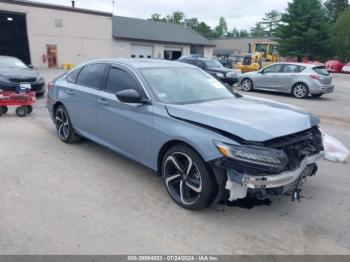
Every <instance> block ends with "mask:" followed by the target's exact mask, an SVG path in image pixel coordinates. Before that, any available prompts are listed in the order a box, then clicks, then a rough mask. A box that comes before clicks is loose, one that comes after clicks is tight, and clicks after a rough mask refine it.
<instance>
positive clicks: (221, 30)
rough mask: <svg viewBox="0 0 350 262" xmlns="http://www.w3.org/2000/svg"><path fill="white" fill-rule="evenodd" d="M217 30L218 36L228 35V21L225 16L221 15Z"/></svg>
mask: <svg viewBox="0 0 350 262" xmlns="http://www.w3.org/2000/svg"><path fill="white" fill-rule="evenodd" d="M215 32H216V34H217V36H218V37H221V36H226V34H227V23H226V20H225V17H220V19H219V24H218V25H217V26H216V27H215Z"/></svg>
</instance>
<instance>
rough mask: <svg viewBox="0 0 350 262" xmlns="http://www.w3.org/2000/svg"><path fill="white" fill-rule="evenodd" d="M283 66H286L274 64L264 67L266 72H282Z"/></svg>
mask: <svg viewBox="0 0 350 262" xmlns="http://www.w3.org/2000/svg"><path fill="white" fill-rule="evenodd" d="M283 67H284V65H283V64H277V65H272V66H269V67H266V68H265V69H264V73H280V72H282V69H283Z"/></svg>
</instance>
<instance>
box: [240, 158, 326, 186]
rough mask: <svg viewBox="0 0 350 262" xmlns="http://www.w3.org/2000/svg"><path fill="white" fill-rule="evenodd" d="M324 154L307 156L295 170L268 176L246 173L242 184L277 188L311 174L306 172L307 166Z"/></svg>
mask: <svg viewBox="0 0 350 262" xmlns="http://www.w3.org/2000/svg"><path fill="white" fill-rule="evenodd" d="M322 156H323V153H320V154H317V155H314V156H310V157H308V158H305V159H304V160H303V161H302V162H301V163H300V167H299V168H298V169H296V170H294V171H285V172H282V173H280V174H276V175H267V176H264V175H262V176H251V175H244V177H243V179H242V185H243V186H245V187H247V188H276V187H282V186H286V185H289V184H291V183H293V182H295V181H296V180H298V178H299V177H300V176H301V175H303V176H308V175H310V174H305V171H309V170H308V169H307V167H308V166H309V165H311V164H315V163H316V161H317V160H318V159H319V158H320V157H322Z"/></svg>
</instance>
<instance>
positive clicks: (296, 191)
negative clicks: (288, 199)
mask: <svg viewBox="0 0 350 262" xmlns="http://www.w3.org/2000/svg"><path fill="white" fill-rule="evenodd" d="M300 193H301V189H300V188H294V190H293V193H292V201H293V202H294V201H295V200H298V202H300Z"/></svg>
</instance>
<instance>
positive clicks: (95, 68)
mask: <svg viewBox="0 0 350 262" xmlns="http://www.w3.org/2000/svg"><path fill="white" fill-rule="evenodd" d="M105 69H106V64H91V65H87V66H85V67H84V68H83V69H82V70H81V71H80V73H79V75H78V79H77V84H78V85H82V86H86V87H91V88H94V89H99V88H100V87H101V83H102V79H103V76H104V72H105Z"/></svg>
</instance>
